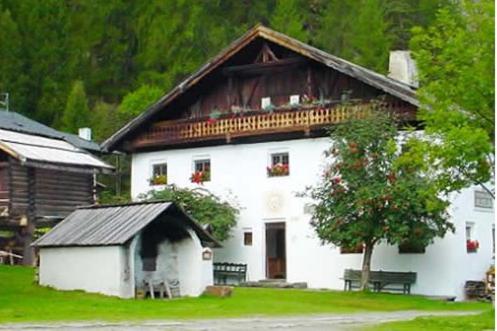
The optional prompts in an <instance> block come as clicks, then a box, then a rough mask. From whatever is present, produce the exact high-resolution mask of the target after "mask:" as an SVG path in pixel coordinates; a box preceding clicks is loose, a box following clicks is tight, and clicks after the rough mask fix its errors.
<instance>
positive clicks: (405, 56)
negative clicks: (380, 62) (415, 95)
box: [388, 51, 418, 87]
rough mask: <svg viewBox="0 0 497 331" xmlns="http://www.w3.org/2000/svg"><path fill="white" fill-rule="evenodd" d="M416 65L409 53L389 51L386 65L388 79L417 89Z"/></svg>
mask: <svg viewBox="0 0 497 331" xmlns="http://www.w3.org/2000/svg"><path fill="white" fill-rule="evenodd" d="M417 76H418V73H417V69H416V63H415V62H414V60H413V59H412V58H411V52H410V51H391V52H390V61H389V65H388V77H390V78H393V79H396V80H398V81H401V82H403V83H405V84H407V85H410V86H413V87H418V77H417Z"/></svg>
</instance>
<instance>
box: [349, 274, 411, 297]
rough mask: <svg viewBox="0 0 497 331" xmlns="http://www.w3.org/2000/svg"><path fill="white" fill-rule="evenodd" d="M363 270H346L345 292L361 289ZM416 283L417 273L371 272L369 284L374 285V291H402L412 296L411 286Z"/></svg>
mask: <svg viewBox="0 0 497 331" xmlns="http://www.w3.org/2000/svg"><path fill="white" fill-rule="evenodd" d="M361 275H362V271H361V270H353V269H345V271H344V273H343V280H344V282H345V284H344V290H345V291H347V290H348V291H351V290H352V289H353V288H359V287H360V284H361ZM414 283H416V273H415V272H394V271H381V270H380V271H370V273H369V284H371V285H373V291H375V292H381V291H382V290H386V291H402V293H404V294H411V285H412V284H414Z"/></svg>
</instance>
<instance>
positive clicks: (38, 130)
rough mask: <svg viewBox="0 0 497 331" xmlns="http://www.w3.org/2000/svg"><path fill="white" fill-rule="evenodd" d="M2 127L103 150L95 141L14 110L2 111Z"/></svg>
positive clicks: (0, 123)
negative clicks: (62, 130) (63, 130)
mask: <svg viewBox="0 0 497 331" xmlns="http://www.w3.org/2000/svg"><path fill="white" fill-rule="evenodd" d="M0 129H4V130H10V131H18V132H23V133H29V134H34V135H38V136H45V137H48V138H56V139H63V140H65V141H67V142H68V143H70V144H72V145H74V146H76V147H79V148H82V149H86V150H87V151H90V152H101V149H100V146H99V145H98V144H97V143H96V142H94V141H89V140H85V139H82V138H80V137H79V136H77V135H75V134H71V133H67V132H61V131H57V130H55V129H52V128H51V127H49V126H46V125H44V124H41V123H39V122H36V121H33V120H32V119H29V118H27V117H26V116H23V115H21V114H19V113H16V112H12V111H9V112H7V111H0Z"/></svg>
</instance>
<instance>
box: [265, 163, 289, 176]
mask: <svg viewBox="0 0 497 331" xmlns="http://www.w3.org/2000/svg"><path fill="white" fill-rule="evenodd" d="M289 173H290V168H289V166H288V164H283V163H276V164H275V165H273V166H268V167H267V175H268V176H269V177H278V176H288V174H289Z"/></svg>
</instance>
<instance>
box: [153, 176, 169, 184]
mask: <svg viewBox="0 0 497 331" xmlns="http://www.w3.org/2000/svg"><path fill="white" fill-rule="evenodd" d="M166 184H167V176H166V175H157V176H154V177H152V178H150V185H153V186H155V185H166Z"/></svg>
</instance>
